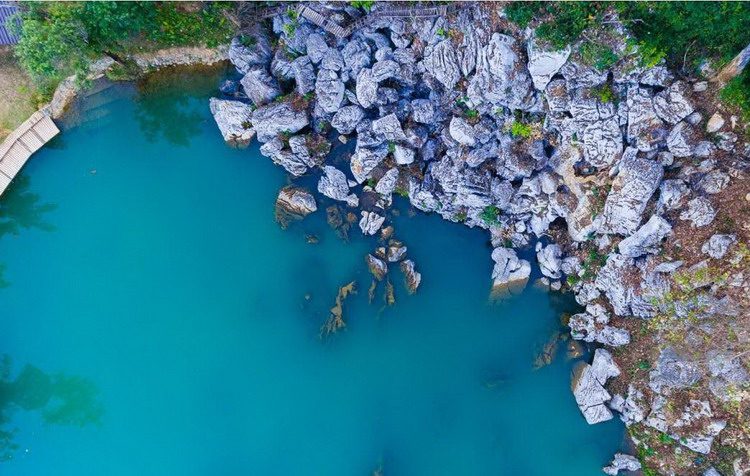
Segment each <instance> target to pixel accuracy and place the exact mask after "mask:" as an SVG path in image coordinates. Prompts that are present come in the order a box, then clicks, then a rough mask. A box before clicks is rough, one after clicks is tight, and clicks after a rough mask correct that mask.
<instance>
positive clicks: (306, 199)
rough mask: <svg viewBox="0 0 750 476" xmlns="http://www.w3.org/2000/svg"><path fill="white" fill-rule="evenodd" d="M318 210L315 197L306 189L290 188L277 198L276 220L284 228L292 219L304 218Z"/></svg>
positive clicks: (281, 191)
mask: <svg viewBox="0 0 750 476" xmlns="http://www.w3.org/2000/svg"><path fill="white" fill-rule="evenodd" d="M317 209H318V206H317V204H316V203H315V197H313V195H312V194H311V193H310V192H308V191H307V190H306V189H304V188H300V187H295V186H288V187H284V188H282V189H281V190H280V191H279V195H278V196H277V197H276V218H277V220H278V221H279V223H281V224H282V226H286V224H287V223H288V222H289V221H290V220H292V219H299V218H303V217H305V216H307V215H309V214H310V213H313V212H314V211H316V210H317Z"/></svg>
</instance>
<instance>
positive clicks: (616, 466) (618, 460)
mask: <svg viewBox="0 0 750 476" xmlns="http://www.w3.org/2000/svg"><path fill="white" fill-rule="evenodd" d="M639 469H641V463H640V461H638V458H636V457H635V456H631V455H626V454H623V453H615V458H614V459H613V460H612V462H611V463H610V464H609V466H605V467H604V468H602V471H603V472H604V474H609V475H610V476H615V475H617V474H619V472H620V471H638V470H639Z"/></svg>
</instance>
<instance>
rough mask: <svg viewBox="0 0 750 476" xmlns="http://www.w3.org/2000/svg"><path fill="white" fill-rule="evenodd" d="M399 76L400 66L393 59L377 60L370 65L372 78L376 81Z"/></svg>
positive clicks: (379, 81) (380, 81)
mask: <svg viewBox="0 0 750 476" xmlns="http://www.w3.org/2000/svg"><path fill="white" fill-rule="evenodd" d="M399 76H401V66H400V65H399V64H398V63H396V62H395V61H393V60H383V61H378V62H377V63H375V64H374V65H372V79H373V80H374V81H375V82H377V83H382V82H383V81H385V80H386V79H391V78H398V77H399Z"/></svg>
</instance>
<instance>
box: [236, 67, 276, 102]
mask: <svg viewBox="0 0 750 476" xmlns="http://www.w3.org/2000/svg"><path fill="white" fill-rule="evenodd" d="M240 82H241V83H242V89H244V90H245V94H247V97H249V98H250V100H251V101H253V104H255V105H256V106H263V105H264V104H268V103H269V102H271V101H273V100H274V99H275V98H276V97H278V96H279V95H281V88H279V83H278V82H277V81H276V79H274V78H273V76H271V75H270V74H268V71H267V70H266V69H265V68H261V67H257V66H254V67H252V68H250V70H249V71H248V72H247V74H245V76H244V77H243V78H242V80H241V81H240Z"/></svg>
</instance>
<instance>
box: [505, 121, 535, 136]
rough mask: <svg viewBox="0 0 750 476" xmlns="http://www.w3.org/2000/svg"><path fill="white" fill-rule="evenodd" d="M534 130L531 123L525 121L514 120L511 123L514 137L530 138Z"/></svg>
mask: <svg viewBox="0 0 750 476" xmlns="http://www.w3.org/2000/svg"><path fill="white" fill-rule="evenodd" d="M532 132H533V129H532V128H531V126H530V125H529V124H524V123H523V122H519V121H513V123H512V124H511V125H510V134H511V135H512V136H513V137H520V138H521V139H528V138H529V137H531V134H532Z"/></svg>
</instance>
